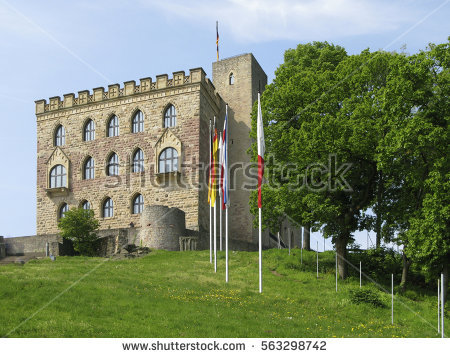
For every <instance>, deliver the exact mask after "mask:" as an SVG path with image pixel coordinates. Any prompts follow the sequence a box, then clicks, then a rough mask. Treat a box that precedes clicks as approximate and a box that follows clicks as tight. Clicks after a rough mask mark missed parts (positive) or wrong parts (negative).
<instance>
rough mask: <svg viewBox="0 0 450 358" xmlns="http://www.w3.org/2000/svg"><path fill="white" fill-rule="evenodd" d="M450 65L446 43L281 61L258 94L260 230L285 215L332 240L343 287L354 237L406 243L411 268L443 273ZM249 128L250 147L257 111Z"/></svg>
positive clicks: (300, 55)
mask: <svg viewBox="0 0 450 358" xmlns="http://www.w3.org/2000/svg"><path fill="white" fill-rule="evenodd" d="M449 59H450V55H449V44H448V43H447V44H442V45H438V46H433V45H431V46H430V48H429V49H428V50H427V51H422V52H420V53H419V54H416V55H412V56H409V55H407V54H404V53H400V54H399V53H391V52H385V51H376V52H370V51H369V50H364V51H362V52H361V53H360V54H357V55H352V56H349V55H347V53H346V52H345V50H344V49H343V48H342V47H339V46H335V45H332V44H329V43H327V42H314V43H310V44H300V45H298V47H297V48H296V49H290V50H288V51H286V53H285V58H284V63H283V64H282V65H280V67H279V68H278V69H277V70H276V72H275V75H276V77H275V79H274V81H273V83H272V84H270V85H268V86H267V88H266V90H265V91H264V93H263V95H262V112H263V119H264V125H265V139H266V183H265V184H264V185H263V223H265V224H266V225H267V226H268V227H270V228H276V227H277V223H278V222H277V219H278V218H279V217H280V213H286V214H288V215H289V216H290V217H292V218H294V219H295V220H296V221H297V222H299V223H300V224H302V225H305V224H307V223H312V224H313V227H314V228H315V229H319V228H320V229H321V230H322V232H323V234H324V236H326V237H332V239H333V243H334V244H335V246H336V249H337V252H338V254H339V257H340V258H341V259H338V265H339V273H340V276H341V277H345V276H346V275H347V268H346V264H345V260H344V258H345V255H346V247H347V245H348V244H349V243H351V242H352V234H353V233H354V232H355V231H356V230H360V229H369V230H370V229H375V230H376V231H377V241H378V242H380V241H381V237H383V239H385V241H389V240H395V241H397V243H400V244H403V245H405V253H406V254H407V255H408V258H409V259H414V260H423V261H424V262H427V265H425V266H424V267H429V270H431V271H433V273H434V274H435V273H436V271H437V270H442V268H443V266H445V263H446V262H447V263H448V261H449V259H448V252H449V251H448V232H449V230H448V225H449V224H448V223H449V222H450V220H449V218H448V215H449V205H448V204H449V203H448V197H449V192H448V189H449V188H448V185H446V183H448V179H449V176H448V175H449V174H448V173H449V170H448V169H449V168H448V165H449V163H448V162H449V161H448V158H447V153H448V114H449V111H448V93H450V91H449V86H448V84H449V72H448V63H449ZM253 118H254V123H253V127H252V134H251V135H252V136H253V137H256V125H255V124H256V110H255V108H254V112H253ZM253 156H254V157H255V158H256V147H253ZM251 200H252V202H251V206H252V211H253V213H254V214H256V213H257V210H256V202H255V196H252V198H251ZM368 209H371V211H372V212H373V213H374V216H373V217H372V216H370V215H367V210H368ZM425 242H426V244H425ZM444 243H447V244H444ZM437 263H439V264H438V265H437ZM436 265H437V266H436ZM438 266H439V268H437V267H438ZM432 267H436V268H435V269H431V268H432ZM431 271H430V272H431Z"/></svg>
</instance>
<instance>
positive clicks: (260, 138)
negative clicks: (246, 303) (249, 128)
mask: <svg viewBox="0 0 450 358" xmlns="http://www.w3.org/2000/svg"><path fill="white" fill-rule="evenodd" d="M257 141H258V213H259V226H258V229H259V239H258V244H259V260H258V261H259V292H260V293H262V213H261V208H262V193H261V186H262V179H263V175H264V151H265V143H264V127H263V123H262V113H261V93H260V91H259V90H258V118H257Z"/></svg>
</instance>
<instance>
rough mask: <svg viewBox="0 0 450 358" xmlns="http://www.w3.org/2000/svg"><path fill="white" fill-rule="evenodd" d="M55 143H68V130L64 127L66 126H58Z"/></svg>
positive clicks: (60, 144)
mask: <svg viewBox="0 0 450 358" xmlns="http://www.w3.org/2000/svg"><path fill="white" fill-rule="evenodd" d="M55 145H56V146H57V147H59V146H62V145H66V130H65V129H64V126H61V125H60V126H58V128H56V132H55Z"/></svg>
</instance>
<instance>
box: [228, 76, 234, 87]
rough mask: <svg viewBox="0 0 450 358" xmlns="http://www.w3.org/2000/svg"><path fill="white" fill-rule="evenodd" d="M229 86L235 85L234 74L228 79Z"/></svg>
mask: <svg viewBox="0 0 450 358" xmlns="http://www.w3.org/2000/svg"><path fill="white" fill-rule="evenodd" d="M228 84H230V85H234V75H233V73H230V77H229V78H228Z"/></svg>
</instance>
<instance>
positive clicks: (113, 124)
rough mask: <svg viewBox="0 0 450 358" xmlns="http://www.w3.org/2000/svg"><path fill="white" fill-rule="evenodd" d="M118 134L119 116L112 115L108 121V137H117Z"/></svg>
mask: <svg viewBox="0 0 450 358" xmlns="http://www.w3.org/2000/svg"><path fill="white" fill-rule="evenodd" d="M118 135H119V118H117V116H112V117H111V118H110V119H109V122H108V137H117V136H118Z"/></svg>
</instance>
